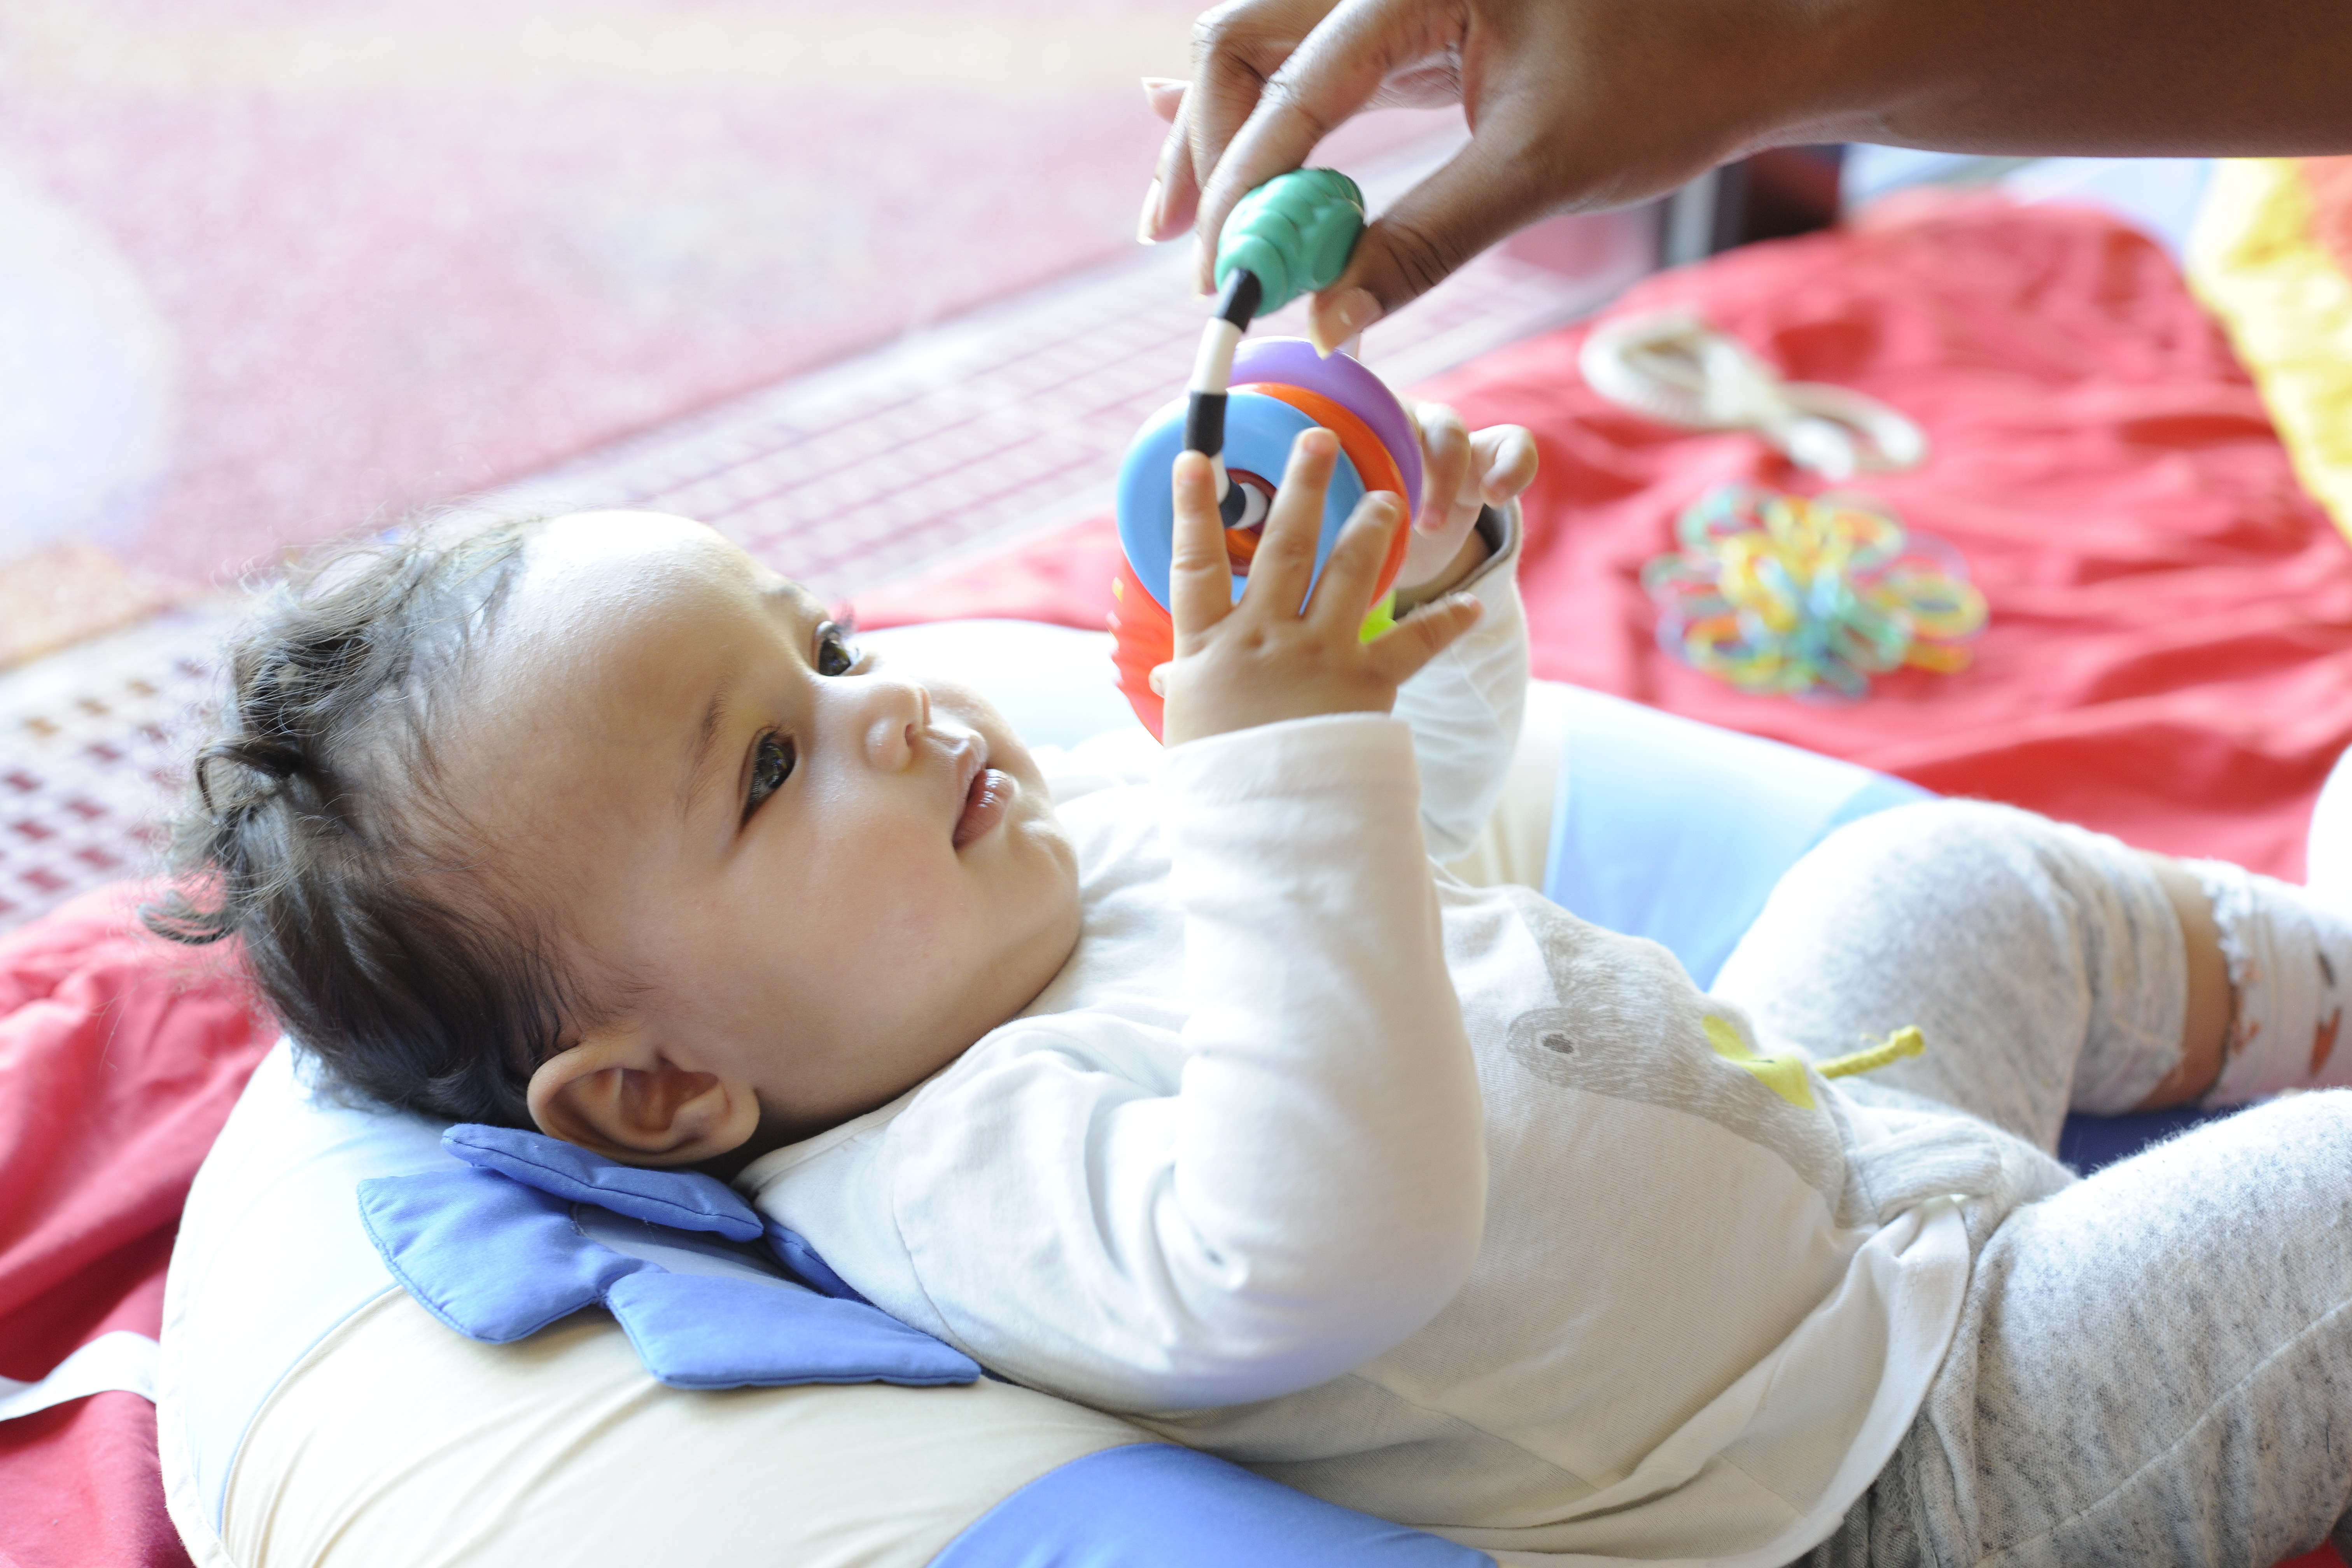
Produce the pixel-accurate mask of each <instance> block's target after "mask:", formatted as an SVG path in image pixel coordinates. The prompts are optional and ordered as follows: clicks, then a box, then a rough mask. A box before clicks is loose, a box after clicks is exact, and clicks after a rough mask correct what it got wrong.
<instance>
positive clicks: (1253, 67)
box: [1142, 0, 2352, 346]
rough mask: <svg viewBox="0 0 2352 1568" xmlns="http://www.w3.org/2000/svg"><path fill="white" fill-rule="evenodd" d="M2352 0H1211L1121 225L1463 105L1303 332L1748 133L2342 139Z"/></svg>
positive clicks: (2143, 145)
mask: <svg viewBox="0 0 2352 1568" xmlns="http://www.w3.org/2000/svg"><path fill="white" fill-rule="evenodd" d="M2347 78H2352V6H2347V5H2315V4H2314V3H2313V0H2231V4H2228V5H2221V4H2216V3H2215V0H2069V3H2068V4H2066V5H2051V4H2049V0H1971V3H1970V4H1968V5H1950V4H1948V3H1943V0H1828V3H1821V0H1672V3H1670V4H1661V3H1660V0H1230V3H1229V4H1227V5H1223V6H1221V7H1219V8H1218V9H1216V10H1214V11H1212V12H1210V13H1209V14H1208V15H1206V16H1203V17H1202V19H1201V21H1200V22H1199V24H1198V25H1197V26H1196V27H1195V29H1194V36H1193V65H1192V82H1191V84H1190V87H1189V90H1188V89H1186V84H1182V83H1166V82H1163V83H1159V84H1155V85H1152V86H1151V87H1150V94H1151V99H1152V102H1153V105H1154V107H1155V108H1157V109H1158V110H1160V113H1161V114H1162V115H1164V116H1168V117H1170V118H1171V122H1172V127H1171V132H1170V135H1169V138H1168V142H1167V145H1166V147H1165V148H1164V150H1163V151H1162V153H1161V156H1160V174H1159V178H1158V179H1157V180H1156V181H1155V182H1154V184H1153V187H1152V191H1151V194H1150V197H1149V198H1148V199H1147V200H1146V202H1145V205H1144V216H1143V221H1142V236H1143V237H1144V238H1146V239H1162V238H1169V237H1173V236H1175V235H1177V234H1181V233H1182V232H1183V231H1184V229H1185V228H1186V226H1188V225H1189V226H1191V227H1192V231H1193V233H1194V235H1195V236H1196V246H1197V247H1198V251H1199V265H1200V282H1201V287H1202V289H1207V288H1208V287H1209V284H1210V281H1211V279H1210V268H1211V265H1212V263H1213V260H1214V252H1215V244H1216V237H1217V233H1218V230H1219V229H1220V228H1221V227H1222V226H1223V224H1224V220H1225V215H1226V214H1227V213H1228V212H1230V211H1231V210H1232V208H1233V205H1234V202H1236V201H1237V200H1239V199H1240V198H1241V196H1242V195H1244V193H1246V192H1248V191H1249V190H1251V189H1252V188H1253V187H1255V186H1256V185H1258V184H1263V183H1264V182H1265V181H1266V180H1268V179H1271V178H1272V177H1273V176H1275V175H1276V174H1282V173H1283V172H1285V171H1286V170H1289V169H1293V168H1297V166H1299V165H1300V164H1301V163H1304V162H1305V161H1306V158H1307V153H1309V152H1310V151H1311V150H1312V149H1313V148H1314V146H1315V144H1316V143H1317V142H1319V141H1320V140H1321V139H1322V138H1323V137H1324V136H1325V135H1327V134H1328V133H1329V132H1330V131H1331V130H1332V129H1333V128H1334V127H1336V126H1338V125H1339V123H1340V122H1341V121H1345V120H1347V119H1348V118H1349V116H1351V115H1353V114H1355V113H1357V112H1358V111H1359V110H1364V109H1369V108H1375V107H1381V106H1383V105H1393V104H1407V105H1418V106H1422V107H1436V106H1442V105H1445V104H1451V103H1457V102H1458V103H1459V104H1461V106H1462V108H1463V110H1465V113H1466V114H1467V115H1468V117H1469V121H1470V129H1471V139H1470V142H1469V144H1468V145H1467V146H1466V147H1465V148H1464V149H1463V150H1462V151H1461V153H1458V154H1457V155H1456V156H1455V157H1454V159H1453V161H1452V162H1450V163H1447V164H1446V165H1445V166H1444V168H1442V169H1440V170H1438V171H1437V172H1436V173H1435V174H1432V175H1430V177H1429V178H1428V179H1426V180H1424V181H1423V182H1422V184H1419V185H1417V186H1415V187H1414V188H1413V189H1412V191H1410V192H1408V193H1407V194H1406V195H1404V196H1403V197H1402V198H1401V199H1400V200H1398V201H1397V203H1396V204H1395V205H1392V206H1391V207H1390V208H1389V210H1388V211H1387V212H1385V213H1383V214H1381V216H1380V217H1379V218H1378V220H1377V221H1375V222H1374V223H1373V224H1372V225H1371V226H1370V228H1369V229H1368V230H1367V231H1366V233H1365V235H1364V238H1363V241H1362V243H1361V244H1360V245H1359V246H1358V247H1357V249H1356V255H1355V258H1354V259H1353V261H1351V262H1350V263H1349V268H1348V270H1347V272H1346V273H1345V274H1343V275H1342V276H1341V277H1340V278H1339V280H1338V281H1337V282H1336V283H1334V284H1333V285H1332V286H1331V287H1330V288H1329V289H1326V290H1324V291H1323V292H1322V293H1321V294H1319V295H1318V296H1316V299H1315V301H1314V304H1313V307H1312V316H1311V321H1312V331H1313V334H1314V336H1315V338H1316V341H1317V342H1318V343H1320V344H1323V345H1325V346H1328V345H1330V344H1332V343H1337V342H1343V341H1344V340H1346V339H1347V338H1348V337H1349V336H1351V335H1353V334H1354V333H1355V332H1357V331H1360V330H1361V329H1362V328H1363V327H1364V326H1365V324H1366V323H1368V322H1370V321H1373V320H1376V319H1377V318H1378V317H1380V316H1381V315H1383V314H1385V313H1387V312H1388V311H1391V310H1395V309H1397V308H1398V307H1399V306H1400V305H1402V304H1403V303H1405V301H1407V300H1411V299H1412V298H1414V297H1415V296H1417V295H1419V294H1421V293H1422V292H1423V291H1424V290H1425V289H1428V288H1429V287H1430V286H1431V285H1432V284H1433V283H1435V282H1436V281H1437V280H1438V279H1442V278H1444V276H1445V275H1446V274H1448V273H1449V272H1451V271H1453V270H1454V268H1456V267H1459V266H1460V265H1461V264H1462V263H1463V262H1465V261H1466V260H1468V259H1469V258H1471V257H1472V256H1475V254H1477V253H1478V252H1479V251H1480V250H1482V249H1484V248H1485V247H1486V246H1488V245H1491V244H1492V243H1494V242H1495V241H1496V240H1497V239H1499V238H1501V237H1503V236H1504V235H1506V234H1508V233H1509V232H1511V231H1512V230H1513V229H1515V228H1517V227H1519V226H1521V225H1524V224H1527V223H1530V222H1533V221H1534V220H1536V219H1537V218H1540V217H1543V216H1548V215H1549V214H1552V213H1559V212H1570V211H1582V210H1591V209H1597V208H1601V207H1607V206H1615V205H1623V204H1626V203H1629V202H1635V201H1640V200H1643V199H1644V198H1646V197H1649V196H1653V195H1658V194H1659V193H1661V192H1664V191H1667V190H1670V189H1672V188H1673V187H1675V186H1676V185H1678V184H1682V183H1683V182H1684V181H1685V180H1687V179H1689V178H1691V177H1692V176H1693V175H1696V174H1700V173H1702V172H1704V171H1705V170H1706V169H1708V168H1710V167H1712V166H1714V165H1715V164H1717V163H1721V162H1723V161H1724V160H1726V159H1727V158H1731V157H1735V156H1738V155H1739V154H1741V153H1747V152H1751V151H1754V150H1756V149H1758V148H1761V147H1768V146H1775V145H1784V144H1789V143H1793V142H1890V143H1894V144H1896V145H1901V146H1911V147H1940V148H1947V149H1950V150H1952V151H1956V152H1969V153H2084V154H2102V155H2136V156H2225V157H2227V156H2238V157H2245V156H2291V155H2298V154H2312V153H2347V152H2352V93H2347V92H2346V91H2345V90H2344V88H2343V84H2344V82H2345V81H2346V79H2347Z"/></svg>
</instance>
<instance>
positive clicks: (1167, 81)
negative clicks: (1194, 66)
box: [1143, 76, 1192, 125]
mask: <svg viewBox="0 0 2352 1568" xmlns="http://www.w3.org/2000/svg"><path fill="white" fill-rule="evenodd" d="M1191 85H1192V84H1191V83H1189V82H1187V81H1186V80H1185V79H1183V78H1182V77H1174V76H1148V77H1145V78H1144V79H1143V101H1144V102H1145V103H1146V104H1148V105H1150V109H1151V112H1152V113H1154V114H1156V115H1158V116H1160V119H1162V120H1164V121H1167V122H1168V123H1169V124H1171V125H1173V124H1175V123H1176V111H1177V110H1179V109H1181V108H1182V107H1183V105H1184V89H1186V88H1187V87H1189V86H1191Z"/></svg>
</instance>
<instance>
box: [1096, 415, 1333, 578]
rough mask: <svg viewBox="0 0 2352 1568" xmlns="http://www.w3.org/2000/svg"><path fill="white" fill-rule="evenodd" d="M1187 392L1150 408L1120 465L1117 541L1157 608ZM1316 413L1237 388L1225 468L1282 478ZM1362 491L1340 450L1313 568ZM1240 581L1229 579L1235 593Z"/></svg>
mask: <svg viewBox="0 0 2352 1568" xmlns="http://www.w3.org/2000/svg"><path fill="white" fill-rule="evenodd" d="M1185 406H1186V399H1184V398H1181V397H1180V398H1178V399H1176V401H1174V402H1173V403H1171V404H1169V405H1167V406H1166V407H1164V408H1162V409H1160V412H1159V413H1157V414H1155V415H1153V416H1151V418H1150V420H1149V421H1147V422H1146V423H1145V425H1144V426H1143V429H1142V430H1141V431H1140V432H1139V434H1138V435H1137V436H1136V437H1135V440H1134V442H1133V443H1132V444H1131V445H1130V446H1129V447H1128V449H1127V458H1126V460H1125V461H1123V462H1122V463H1120V464H1119V469H1118V542H1119V545H1120V547H1121V548H1122V549H1124V550H1125V551H1126V552H1127V559H1128V563H1129V565H1131V566H1132V567H1134V569H1135V576H1136V581H1137V582H1139V583H1140V584H1142V585H1143V591H1144V592H1145V593H1147V594H1149V595H1151V597H1152V599H1153V601H1154V602H1156V603H1157V604H1158V605H1160V608H1162V609H1166V608H1168V574H1169V570H1170V568H1171V565H1172V564H1173V558H1174V555H1175V549H1176V500H1175V497H1174V495H1173V494H1172V493H1171V485H1170V479H1169V476H1170V474H1171V472H1172V471H1173V470H1174V468H1175V467H1176V458H1177V456H1178V454H1180V453H1181V452H1182V451H1183V450H1184V411H1185ZM1315 427H1316V426H1315V421H1314V420H1312V419H1310V418H1308V417H1307V416H1306V415H1304V414H1302V413H1300V412H1299V411H1298V410H1297V409H1296V408H1293V407H1292V406H1291V405H1288V404H1287V403H1284V402H1282V401H1280V400H1279V399H1277V398H1272V397H1268V396H1266V395H1264V394H1263V393H1255V392H1236V393H1234V394H1233V395H1232V396H1231V398H1230V399H1228V401H1227V403H1226V405H1225V451H1224V458H1225V468H1226V471H1227V472H1228V473H1232V472H1234V471H1236V470H1238V471H1240V472H1243V473H1248V474H1255V475H1257V476H1259V477H1261V478H1263V479H1265V480H1266V481H1267V483H1268V484H1269V485H1277V484H1279V483H1280V482H1281V479H1282V472H1283V469H1284V468H1286V467H1287V466H1288V464H1289V462H1290V447H1291V443H1292V442H1294V441H1296V440H1297V439H1298V437H1299V436H1300V435H1301V434H1302V433H1303V432H1305V431H1308V430H1312V429H1314V428H1315ZM1363 499H1364V481H1363V479H1361V478H1360V476H1359V475H1358V474H1357V472H1356V466H1355V465H1354V464H1353V463H1351V462H1349V460H1348V457H1347V454H1346V453H1344V452H1342V453H1340V454H1339V458H1338V460H1337V462H1336V463H1335V464H1334V465H1333V467H1332V470H1331V488H1330V489H1329V491H1328V493H1327V494H1326V495H1325V496H1324V498H1323V533H1322V537H1321V538H1319V539H1318V540H1317V541H1316V542H1315V574H1316V576H1317V577H1318V578H1320V577H1321V575H1322V574H1323V563H1325V562H1326V561H1328V560H1329V559H1330V558H1331V547H1332V546H1333V545H1334V544H1336V543H1338V542H1339V531H1340V529H1342V528H1343V527H1345V526H1346V525H1347V521H1348V519H1349V517H1351V516H1353V515H1354V513H1355V510H1356V508H1357V506H1358V505H1359V504H1360V502H1361V501H1362V500H1363ZM1242 587H1243V583H1242V579H1241V578H1239V577H1236V578H1234V598H1235V599H1239V598H1240V597H1241V595H1242Z"/></svg>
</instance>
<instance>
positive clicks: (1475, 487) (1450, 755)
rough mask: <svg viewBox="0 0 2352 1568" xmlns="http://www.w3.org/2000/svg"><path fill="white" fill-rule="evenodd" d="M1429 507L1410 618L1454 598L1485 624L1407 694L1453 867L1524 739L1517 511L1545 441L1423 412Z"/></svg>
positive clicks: (1429, 796)
mask: <svg viewBox="0 0 2352 1568" xmlns="http://www.w3.org/2000/svg"><path fill="white" fill-rule="evenodd" d="M1413 412H1414V415H1415V419H1416V423H1417V424H1418V425H1419V426H1420V430H1421V435H1422V450H1423V471H1424V473H1425V475H1426V476H1427V477H1426V479H1425V481H1424V484H1425V488H1426V490H1427V499H1426V500H1425V501H1424V504H1423V508H1422V513H1421V516H1420V517H1418V518H1416V519H1415V520H1414V522H1413V539H1412V551H1411V552H1410V553H1409V554H1408V555H1407V556H1406V559H1405V567H1404V571H1403V573H1402V574H1401V575H1400V576H1399V578H1398V584H1399V586H1398V591H1397V607H1398V610H1399V612H1400V614H1403V615H1410V614H1412V611H1413V610H1414V609H1416V608H1417V607H1418V606H1419V605H1423V604H1425V603H1428V602H1429V601H1430V600H1432V599H1433V598H1436V597H1437V596H1439V595H1442V594H1444V593H1446V592H1449V591H1450V592H1461V593H1468V594H1471V595H1475V596H1476V598H1477V599H1478V601H1479V604H1480V605H1481V606H1482V608H1483V609H1484V611H1485V613H1484V614H1483V615H1482V616H1480V617H1479V620H1478V624H1477V625H1476V626H1473V627H1472V628H1471V629H1470V630H1469V631H1468V632H1466V633H1465V634H1464V635H1463V636H1462V637H1459V638H1457V639H1455V640H1454V643H1453V644H1452V645H1451V646H1450V647H1447V648H1446V649H1445V651H1444V652H1443V653H1441V654H1439V655H1438V656H1437V657H1436V658H1433V659H1431V660H1430V661H1429V663H1428V664H1427V665H1425V666H1424V667H1423V668H1422V669H1421V671H1420V672H1419V673H1418V674H1416V675H1415V676H1414V677H1413V678H1412V679H1411V680H1408V681H1406V682H1405V684H1404V685H1403V687H1402V688H1401V689H1399V690H1398V692H1397V703H1396V710H1395V711H1396V716H1397V717H1398V718H1400V719H1402V720H1403V721H1405V722H1406V723H1407V724H1410V725H1411V726H1412V735H1413V751H1414V752H1415V754H1416V756H1417V757H1418V758H1419V760H1420V763H1421V822H1422V827H1423V831H1424V832H1425V833H1426V834H1427V835H1428V838H1429V852H1430V853H1431V854H1432V855H1433V856H1435V857H1436V858H1438V859H1440V860H1451V859H1453V858H1455V857H1456V856H1459V855H1461V854H1462V853H1463V852H1464V851H1465V850H1466V849H1468V848H1469V847H1470V845H1471V842H1472V841H1473V840H1474V839H1475V837H1477V834H1478V830H1479V828H1480V827H1481V826H1484V825H1485V823H1486V817H1487V815H1488V814H1489V813H1490V812H1492V811H1493V810H1494V808H1495V799H1496V795H1499V794H1500V793H1501V791H1502V787H1503V775H1504V773H1505V771H1506V770H1507V768H1508V767H1509V766H1510V762H1511V752H1512V749H1513V748H1514V747H1515V746H1516V745H1517V743H1518V735H1519V718H1520V713H1521V710H1523V709H1524V708H1525V706H1526V701H1527V689H1528V627H1527V616H1526V615H1525V614H1524V612H1523V611H1522V610H1521V608H1520V605H1519V592H1518V558H1519V515H1518V509H1517V507H1516V506H1514V505H1513V504H1512V503H1513V502H1514V501H1516V500H1517V499H1518V497H1519V496H1520V494H1521V493H1522V492H1524V491H1525V490H1526V489H1527V488H1528V486H1529V485H1530V484H1532V483H1534V481H1535V477H1536V447H1535V438H1534V437H1532V436H1530V435H1529V434H1528V432H1527V431H1526V430H1524V429H1521V428H1520V427H1519V426H1516V425H1497V426H1489V427H1488V428H1486V429H1484V430H1481V431H1479V432H1477V434H1475V435H1472V434H1470V433H1468V432H1467V431H1465V429H1464V428H1463V425H1462V420H1461V418H1460V416H1457V415H1456V414H1455V413H1454V410H1452V409H1451V408H1447V407H1444V406H1443V405H1437V404H1426V403H1424V404H1421V405H1416V406H1415V408H1414V410H1413Z"/></svg>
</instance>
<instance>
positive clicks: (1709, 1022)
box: [1699, 1013, 1813, 1110]
mask: <svg viewBox="0 0 2352 1568" xmlns="http://www.w3.org/2000/svg"><path fill="white" fill-rule="evenodd" d="M1699 1026H1700V1027H1701V1028H1703V1029H1705V1030H1706V1043H1707V1044H1708V1045H1710V1046H1713V1047H1715V1054H1716V1055H1717V1056H1719V1057H1721V1058H1723V1059H1724V1060H1725V1061H1727V1062H1729V1063H1731V1065H1732V1066H1734V1067H1741V1068H1747V1069H1748V1071H1749V1072H1752V1073H1754V1074H1755V1075H1756V1078H1757V1081H1758V1082H1759V1083H1761V1084H1763V1086H1764V1087H1765V1088H1766V1089H1770V1090H1771V1091H1772V1092H1773V1093H1774V1094H1777V1095H1779V1096H1780V1098H1781V1099H1782V1100H1787V1101H1788V1102H1789V1103H1790V1104H1791V1105H1793V1106H1795V1107H1796V1108H1797V1109H1798V1110H1812V1109H1813V1090H1812V1087H1811V1085H1810V1084H1808V1083H1806V1081H1805V1058H1802V1057H1798V1056H1787V1057H1759V1056H1758V1055H1757V1054H1756V1053H1755V1052H1754V1051H1751V1050H1749V1049H1748V1042H1747V1041H1746V1040H1743V1039H1741V1038H1740V1037H1739V1031H1738V1030H1737V1029H1735V1028H1733V1027H1732V1026H1730V1025H1729V1024H1727V1023H1726V1022H1724V1020H1722V1019H1721V1018H1718V1017H1717V1016H1715V1015H1714V1014H1712V1013H1710V1014H1708V1015H1707V1016H1706V1017H1705V1018H1704V1019H1702V1020H1700V1024H1699Z"/></svg>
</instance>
